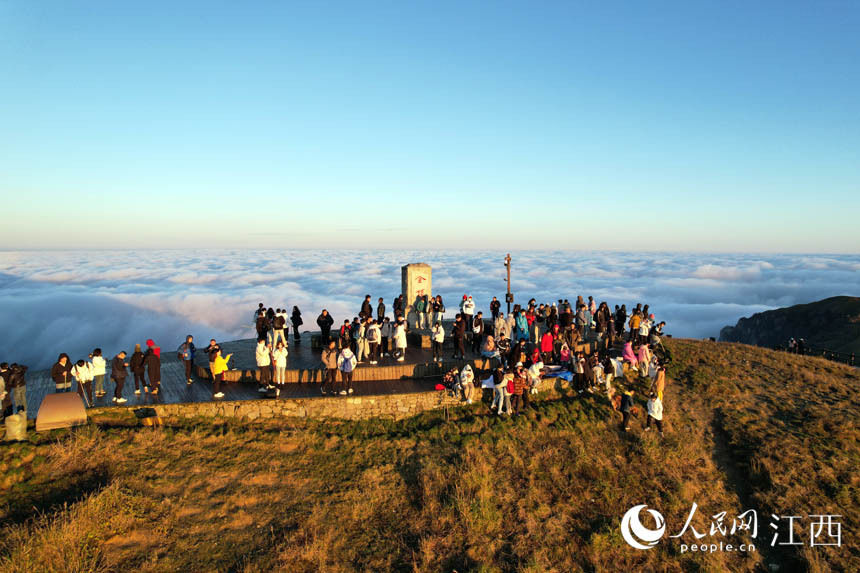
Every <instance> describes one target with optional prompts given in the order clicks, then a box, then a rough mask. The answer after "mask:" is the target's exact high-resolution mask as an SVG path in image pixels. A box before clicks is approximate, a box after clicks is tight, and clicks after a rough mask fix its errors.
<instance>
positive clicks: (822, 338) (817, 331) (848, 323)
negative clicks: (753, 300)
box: [720, 296, 860, 354]
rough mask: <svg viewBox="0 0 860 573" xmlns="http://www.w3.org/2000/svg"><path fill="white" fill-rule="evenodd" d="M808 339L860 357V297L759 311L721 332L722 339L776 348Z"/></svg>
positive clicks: (840, 297) (821, 345)
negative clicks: (789, 340) (790, 342)
mask: <svg viewBox="0 0 860 573" xmlns="http://www.w3.org/2000/svg"><path fill="white" fill-rule="evenodd" d="M789 338H804V339H805V340H806V342H807V343H808V344H809V345H810V346H812V347H815V348H823V349H827V350H831V351H836V352H843V353H845V354H851V353H852V352H853V353H855V354H860V298H858V297H853V296H834V297H831V298H826V299H824V300H819V301H816V302H811V303H808V304H797V305H794V306H789V307H786V308H778V309H776V310H768V311H766V312H759V313H756V314H754V315H752V316H750V317H747V318H742V319H740V320H739V321H738V322H737V324H736V325H735V326H727V327H725V328H723V329H722V330H721V331H720V340H722V341H725V342H743V343H745V344H757V345H759V346H767V347H769V348H775V347H777V346H785V345H786V343H787V342H788V339H789Z"/></svg>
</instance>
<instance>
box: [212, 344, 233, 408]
mask: <svg viewBox="0 0 860 573" xmlns="http://www.w3.org/2000/svg"><path fill="white" fill-rule="evenodd" d="M231 356H233V355H232V354H228V355H227V357H226V358H225V357H224V356H221V349H220V348H218V349H217V350H215V357H214V358H211V359H210V360H211V362H212V376H214V378H215V387H214V390H215V393H214V394H212V397H213V398H223V397H224V392H222V391H221V382H223V381H224V373H225V372H227V370H229V367H228V366H227V363H228V362H229V361H230V357H231Z"/></svg>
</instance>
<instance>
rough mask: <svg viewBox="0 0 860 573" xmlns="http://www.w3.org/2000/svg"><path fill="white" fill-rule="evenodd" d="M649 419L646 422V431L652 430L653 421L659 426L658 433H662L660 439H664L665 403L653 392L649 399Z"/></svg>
mask: <svg viewBox="0 0 860 573" xmlns="http://www.w3.org/2000/svg"><path fill="white" fill-rule="evenodd" d="M647 408H648V418H647V419H646V420H645V431H646V432H647V431H648V430H650V429H651V420H654V424H655V425H656V426H657V431H658V432H660V437H661V438H662V437H663V401H662V400H661V399H660V397H659V396H657V394H656V393H655V392H651V395H650V396H649V397H648V404H647Z"/></svg>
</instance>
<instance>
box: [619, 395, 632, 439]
mask: <svg viewBox="0 0 860 573" xmlns="http://www.w3.org/2000/svg"><path fill="white" fill-rule="evenodd" d="M633 392H634V390H633V389H632V388H631V389H630V390H627V391H625V392H624V393H623V394H622V395H621V427H622V428H624V431H625V432H629V431H630V414H631V413H632V412H633Z"/></svg>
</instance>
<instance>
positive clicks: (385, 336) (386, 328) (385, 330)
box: [379, 316, 394, 356]
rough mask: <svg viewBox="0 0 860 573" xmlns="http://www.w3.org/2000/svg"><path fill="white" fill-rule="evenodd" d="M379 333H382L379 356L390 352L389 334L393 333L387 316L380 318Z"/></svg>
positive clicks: (387, 354)
mask: <svg viewBox="0 0 860 573" xmlns="http://www.w3.org/2000/svg"><path fill="white" fill-rule="evenodd" d="M379 331H380V334H381V335H382V347H381V350H380V351H379V354H380V355H381V356H389V355H390V353H391V350H390V347H389V346H388V341H389V340H391V336H392V335H393V334H394V329H393V325H392V324H391V319H390V318H388V317H387V316H386V317H385V318H384V319H382V325H381V326H380V328H379Z"/></svg>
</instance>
